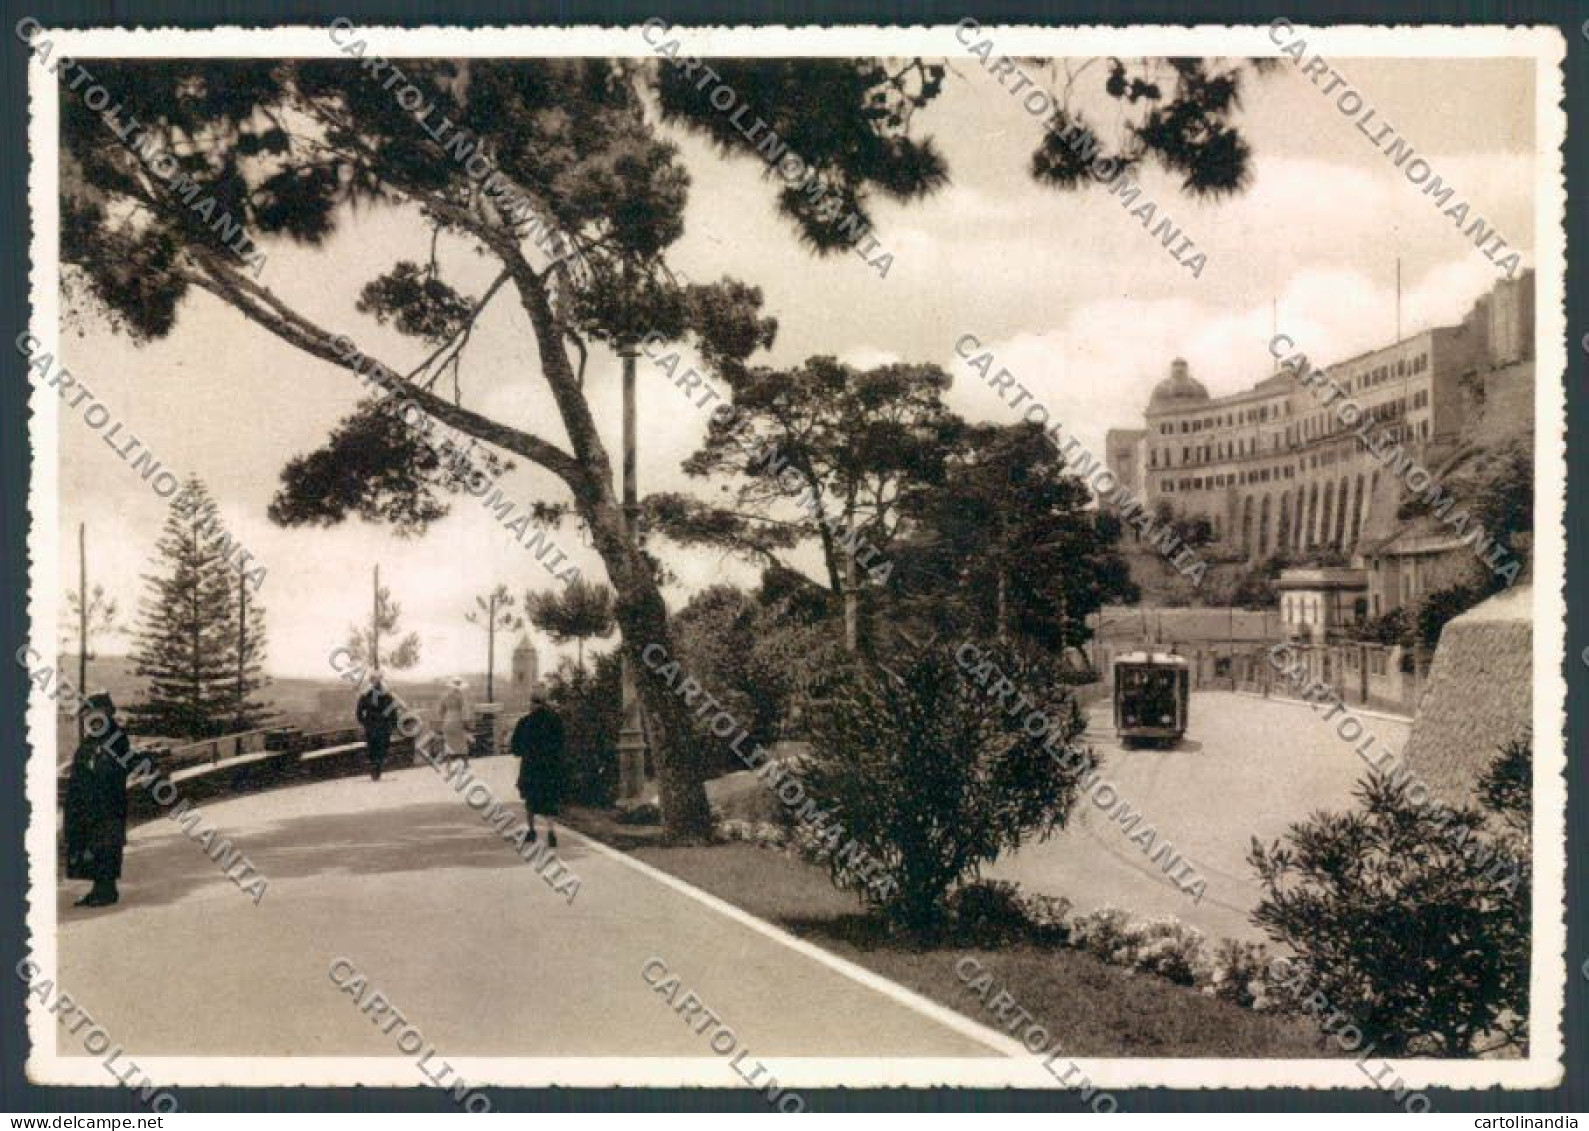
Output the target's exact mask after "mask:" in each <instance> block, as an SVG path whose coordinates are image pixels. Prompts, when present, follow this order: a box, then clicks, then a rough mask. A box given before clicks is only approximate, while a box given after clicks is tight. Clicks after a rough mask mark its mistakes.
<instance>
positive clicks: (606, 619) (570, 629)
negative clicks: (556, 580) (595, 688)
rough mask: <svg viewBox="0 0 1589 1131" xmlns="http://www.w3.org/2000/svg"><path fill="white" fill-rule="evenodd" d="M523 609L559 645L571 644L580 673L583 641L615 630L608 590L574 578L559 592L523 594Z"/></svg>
mask: <svg viewBox="0 0 1589 1131" xmlns="http://www.w3.org/2000/svg"><path fill="white" fill-rule="evenodd" d="M524 606H525V608H526V609H528V610H529V615H530V623H531V624H533V625H534V626H535V627H536V628H538V629H540V630H541V631H542V632H544V633H546V635H548V636H550V637H551V638H552V639H553V640H555V641H557V643H559V644H566V643H568V641H570V640H572V641H573V642H574V647H575V650H576V653H577V657H578V658H577V663H578V667H579V670H580V672H581V673H583V672H584V670H585V641H587V640H592V639H598V640H599V639H600V638H601V637H603V636H610V635H611V634H612V630H613V629H614V628H615V627H616V626H617V621H616V619H615V618H614V616H613V601H612V590H610V589H608V588H607V587H606V586H605V585H597V584H595V583H594V582H590V581H585V580H584V579H583V578H576V579H575V580H573V581H570V582H569V583H568V585H567V586H566V587H565V588H564V589H563V590H562V591H561V592H559V591H557V590H555V589H554V590H551V591H549V592H545V593H526V594H525V596H524Z"/></svg>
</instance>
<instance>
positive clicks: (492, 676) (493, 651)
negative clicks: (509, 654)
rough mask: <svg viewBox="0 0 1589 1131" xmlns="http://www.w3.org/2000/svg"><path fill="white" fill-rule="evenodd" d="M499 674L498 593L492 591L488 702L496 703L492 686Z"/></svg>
mask: <svg viewBox="0 0 1589 1131" xmlns="http://www.w3.org/2000/svg"><path fill="white" fill-rule="evenodd" d="M496 674H497V591H496V590H495V589H493V590H491V596H490V597H489V598H488V599H487V601H486V702H487V703H495V702H496V701H497V698H496V696H495V695H493V694H492V692H493V690H494V688H493V687H492V684H493V683H494V682H495V680H496Z"/></svg>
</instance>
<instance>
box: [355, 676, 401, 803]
mask: <svg viewBox="0 0 1589 1131" xmlns="http://www.w3.org/2000/svg"><path fill="white" fill-rule="evenodd" d="M355 714H356V715H357V716H358V720H359V725H360V726H361V727H363V728H364V752H365V753H366V754H367V755H368V756H369V759H370V780H371V781H380V780H381V769H382V767H384V766H385V765H386V751H387V749H388V748H389V747H390V746H391V745H392V731H393V729H394V728H395V727H396V726H397V700H396V699H395V698H393V696H392V693H391V692H389V691H387V690H386V681H385V679H384V678H383V677H382V675H381V673H380V672H379V671H373V672H371V673H370V685H369V686H368V687H367V688H365V689H364V694H362V695H360V696H359V705H358V709H357V711H356V712H355Z"/></svg>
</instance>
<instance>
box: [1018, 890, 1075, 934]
mask: <svg viewBox="0 0 1589 1131" xmlns="http://www.w3.org/2000/svg"><path fill="white" fill-rule="evenodd" d="M1071 906H1072V904H1071V902H1070V900H1068V899H1066V898H1064V897H1063V896H1056V895H1027V894H1024V893H1023V894H1022V895H1021V910H1022V911H1023V912H1024V913H1025V914H1026V921H1027V924H1028V926H1029V929H1030V931H1031V933H1032V941H1033V942H1036V943H1039V944H1045V945H1050V946H1053V945H1065V944H1068V943H1069V942H1070V923H1069V922H1068V921H1067V918H1068V916H1069V915H1070V909H1071Z"/></svg>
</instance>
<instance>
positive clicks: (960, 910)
mask: <svg viewBox="0 0 1589 1131" xmlns="http://www.w3.org/2000/svg"><path fill="white" fill-rule="evenodd" d="M948 911H949V917H950V923H951V925H952V927H953V930H954V934H955V937H956V938H958V939H960V940H961V941H963V942H966V943H970V944H974V945H976V946H989V947H992V946H1007V945H1009V944H1011V943H1020V942H1025V941H1027V940H1028V939H1029V938H1030V937H1031V935H1032V921H1031V919H1029V918H1028V917H1027V912H1026V907H1025V905H1024V903H1023V901H1022V898H1021V891H1020V888H1018V887H1017V886H1016V885H1015V884H1010V883H1003V882H998V881H990V880H982V881H979V882H977V883H974V884H965V885H964V886H962V887H960V888H957V889H956V890H955V892H954V894H953V895H951V896H950V897H949V901H948Z"/></svg>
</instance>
